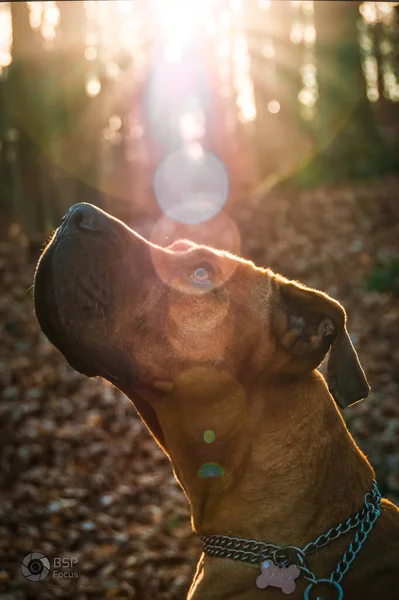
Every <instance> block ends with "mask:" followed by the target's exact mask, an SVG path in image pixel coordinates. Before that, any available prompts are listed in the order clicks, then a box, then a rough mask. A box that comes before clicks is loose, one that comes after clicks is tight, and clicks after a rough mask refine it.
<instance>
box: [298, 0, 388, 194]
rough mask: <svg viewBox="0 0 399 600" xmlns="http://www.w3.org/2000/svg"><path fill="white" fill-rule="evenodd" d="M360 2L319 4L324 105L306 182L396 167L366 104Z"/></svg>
mask: <svg viewBox="0 0 399 600" xmlns="http://www.w3.org/2000/svg"><path fill="white" fill-rule="evenodd" d="M360 4H361V3H360V2H342V1H338V2H316V3H315V24H316V31H317V42H316V64H317V76H318V84H319V102H318V105H317V118H316V121H315V138H316V149H315V151H316V156H315V159H314V161H313V162H312V163H311V165H309V166H308V167H307V169H306V172H305V173H302V175H305V181H306V182H307V183H308V182H313V181H316V182H317V181H319V180H323V181H326V180H327V181H328V180H330V181H335V180H336V179H341V178H356V177H364V176H370V175H377V174H379V173H382V172H384V171H387V170H390V169H392V167H393V158H392V154H391V153H390V151H389V150H388V148H387V144H386V143H385V140H384V139H383V138H382V137H381V134H380V133H379V131H378V129H377V126H376V121H375V114H374V111H373V107H372V106H371V104H370V102H369V101H368V98H367V92H366V82H365V79H364V75H363V70H362V60H361V53H360V46H359V43H358V30H357V23H358V19H359V18H360V15H359V6H360Z"/></svg>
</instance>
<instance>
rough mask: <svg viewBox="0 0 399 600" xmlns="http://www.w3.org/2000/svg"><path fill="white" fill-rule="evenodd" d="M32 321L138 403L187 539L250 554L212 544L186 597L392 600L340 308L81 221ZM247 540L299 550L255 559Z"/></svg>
mask: <svg viewBox="0 0 399 600" xmlns="http://www.w3.org/2000/svg"><path fill="white" fill-rule="evenodd" d="M35 308H36V314H37V317H38V319H39V322H40V324H41V326H42V328H43V331H44V332H45V333H46V335H47V336H48V338H49V339H50V340H51V341H52V342H53V343H54V344H55V345H56V346H57V347H58V348H59V349H60V350H61V352H63V353H64V355H65V356H66V358H67V360H68V361H69V362H70V364H71V365H72V366H73V367H74V368H76V369H77V370H79V371H81V372H82V373H85V374H87V375H89V376H102V377H105V378H106V379H108V380H109V381H111V382H112V383H114V384H115V385H116V386H117V387H119V388H120V389H121V390H122V391H123V392H124V393H126V394H127V395H128V396H129V397H130V398H131V399H132V401H133V403H134V405H135V407H136V409H137V410H138V412H139V414H140V415H141V417H142V419H143V420H144V422H145V424H146V425H147V427H148V428H149V430H150V431H151V433H152V435H153V436H154V437H155V439H156V440H157V442H158V444H159V445H160V446H161V447H162V448H163V450H164V451H165V452H166V453H167V455H168V456H169V457H170V459H171V461H172V464H173V468H174V472H175V475H176V478H177V479H178V481H179V483H180V485H181V486H182V488H183V490H184V492H185V494H186V496H187V498H188V501H189V503H190V507H191V512H192V525H193V528H194V530H195V531H196V532H197V533H198V534H200V535H201V536H213V535H215V536H229V537H234V538H242V539H243V541H240V540H238V541H235V542H234V541H231V540H226V539H224V541H221V540H220V539H216V538H213V539H212V538H209V537H206V538H205V539H204V541H205V542H206V543H207V544H208V545H209V547H208V548H205V550H206V553H204V554H202V556H201V558H200V561H199V564H198V567H197V572H196V575H195V578H194V581H193V584H192V586H191V589H190V592H189V598H191V599H193V600H201V599H206V600H211V599H215V600H222V599H227V598H229V599H234V600H244V599H245V600H257V599H259V600H260V599H261V598H265V599H272V600H273V599H280V598H282V597H284V594H285V593H289V592H290V591H291V592H292V595H291V597H292V598H295V599H299V598H308V599H309V600H315V599H316V598H321V597H322V598H323V599H327V598H331V599H334V600H335V599H338V600H339V599H340V598H342V597H344V598H345V600H349V599H351V600H354V599H356V600H369V599H370V600H371V599H373V600H376V599H379V598H381V599H384V600H396V599H397V598H399V589H398V585H397V583H396V581H397V577H398V576H399V511H398V509H397V508H396V507H395V506H394V505H393V504H392V503H391V502H389V501H388V500H382V502H381V507H380V510H381V514H379V496H378V492H377V494H374V495H372V494H370V493H369V492H371V489H372V484H373V476H374V473H373V469H372V467H371V466H370V464H369V463H368V461H367V459H366V458H365V456H364V455H363V454H362V453H361V452H360V450H359V449H358V448H357V446H356V445H355V443H354V441H353V439H352V437H351V436H350V434H349V432H348V430H347V429H346V427H345V424H344V421H343V419H342V417H341V415H340V412H339V410H338V408H337V404H338V406H340V407H341V408H344V407H345V406H348V405H349V404H352V403H353V402H356V401H358V400H360V399H362V398H364V397H365V396H367V394H368V392H369V386H368V384H367V381H366V379H365V376H364V373H363V371H362V368H361V366H360V364H359V362H358V358H357V355H356V352H355V350H354V348H353V346H352V344H351V342H350V339H349V336H348V333H347V330H346V326H345V321H346V317H345V312H344V310H343V308H342V307H341V306H340V304H339V303H338V302H336V301H334V300H332V299H331V298H329V297H328V296H326V295H325V294H323V293H321V292H318V291H315V290H312V289H309V288H306V287H304V286H302V285H300V284H298V283H295V282H292V281H288V280H286V279H285V278H283V277H281V276H279V275H276V274H274V273H273V272H271V271H270V270H264V269H260V268H257V267H255V266H254V265H253V263H251V262H248V261H246V260H243V259H240V258H237V257H235V256H232V255H229V254H228V253H225V252H221V251H217V250H214V249H212V248H208V247H204V246H197V245H195V244H192V243H190V242H177V243H175V244H174V245H172V246H171V247H170V248H167V249H164V248H161V247H158V246H155V245H153V244H150V243H149V242H147V241H146V240H145V239H143V238H142V237H140V236H139V235H138V234H136V233H135V232H133V231H132V230H130V229H129V228H128V227H126V226H125V225H124V224H122V223H121V222H120V221H118V220H116V219H114V218H112V217H110V216H109V215H107V214H106V213H104V212H102V211H100V210H99V209H96V208H94V207H93V206H91V205H87V204H77V205H75V206H74V207H72V208H71V209H70V211H69V212H68V213H67V215H66V217H65V218H64V220H63V223H62V225H61V227H60V228H59V229H58V230H57V232H56V234H55V236H54V238H53V239H52V241H51V242H50V244H49V245H48V247H47V249H46V251H45V252H44V254H43V256H42V257H41V259H40V262H39V265H38V269H37V273H36V280H35ZM328 350H330V355H329V361H328V376H327V383H328V387H327V385H326V383H325V381H324V378H323V377H322V376H321V375H320V373H319V372H318V371H316V368H317V367H318V366H319V365H320V363H321V361H322V360H323V358H324V357H325V355H326V353H327V352H328ZM360 510H362V512H361V513H360V515H358V517H356V518H357V519H358V520H357V521H356V522H355V521H353V520H352V521H349V522H348V523H346V525H348V524H349V525H353V528H351V529H349V530H348V527H346V529H345V527H344V525H342V526H341V528H340V529H338V530H337V529H334V530H333V531H332V532H329V533H328V534H327V536H324V537H322V538H320V539H319V540H318V543H317V544H316V546H315V547H312V550H313V552H311V551H309V552H305V554H303V553H301V550H303V549H304V548H305V546H306V545H307V544H308V543H309V542H311V541H314V540H316V539H317V538H318V536H320V535H321V534H325V533H326V532H328V531H329V529H330V528H331V527H333V526H338V525H339V524H340V523H343V524H345V522H346V521H347V519H349V518H350V517H351V516H352V515H354V514H355V513H357V512H358V511H360ZM355 525H356V526H355ZM341 529H343V530H344V532H343V533H342V535H340V533H341ZM345 531H346V533H345ZM367 533H368V534H369V535H368V537H367ZM251 540H255V542H263V543H266V544H274V545H275V546H277V547H278V548H277V550H279V548H283V547H286V546H289V545H291V546H295V547H296V548H297V549H298V548H299V549H300V550H295V549H292V548H291V549H290V550H289V551H288V554H284V551H281V550H279V552H280V554H279V553H278V552H277V550H276V551H274V550H273V551H272V550H270V548H269V547H267V552H266V553H264V554H263V555H262V556H260V554H259V551H258V550H259V545H257V544H256V543H255V542H251ZM223 543H224V544H226V543H227V546H228V547H227V550H225V551H221V550H220V546H221V544H223ZM351 543H352V546H351V547H350V550H349V553H347V554H346V555H345V552H346V551H347V550H348V548H349V546H350V544H351ZM212 544H213V546H214V547H213V549H212V547H211V546H212ZM215 545H216V546H218V548H216V551H215ZM262 549H263V550H264V549H265V547H264V546H262V547H261V550H262ZM212 552H213V554H214V556H211V554H212ZM281 552H283V553H282V554H281ZM245 553H246V554H245ZM257 554H259V556H257ZM344 555H345V556H344ZM226 556H229V557H226ZM248 557H249V559H250V560H248ZM301 557H302V559H303V560H302V559H301ZM343 557H344V558H343ZM265 558H267V559H268V560H272V561H274V562H272V563H271V567H272V568H271V567H270V565H269V563H268V562H267V561H264V559H265ZM234 559H236V560H234ZM251 560H252V563H251ZM301 560H302V562H301ZM262 561H263V562H262ZM261 563H262V574H261V569H260V566H261ZM289 565H290V566H289ZM293 565H296V567H298V568H299V570H298V569H296V568H295V567H294V566H293ZM287 567H288V568H287ZM268 569H269V570H268ZM288 569H290V571H289V572H290V573H291V575H290V581H289V582H288V579H287V573H288ZM306 569H307V570H306ZM298 572H300V575H299V576H297V575H298ZM331 576H332V580H333V582H330V583H329V582H328V581H327V582H326V581H324V583H323V582H322V583H317V585H316V584H315V585H314V586H313V587H312V586H311V585H310V584H311V583H312V581H314V580H320V579H323V580H328V579H330V577H331ZM258 577H260V578H259V579H258ZM294 578H296V579H295V582H294ZM257 581H258V585H257V584H256V582H257ZM334 581H335V582H336V583H334ZM294 583H295V585H294ZM259 586H261V587H259ZM309 586H310V587H309ZM294 588H295V590H294V591H293V589H294ZM342 594H343V596H342Z"/></svg>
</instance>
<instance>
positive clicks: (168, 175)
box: [153, 146, 229, 225]
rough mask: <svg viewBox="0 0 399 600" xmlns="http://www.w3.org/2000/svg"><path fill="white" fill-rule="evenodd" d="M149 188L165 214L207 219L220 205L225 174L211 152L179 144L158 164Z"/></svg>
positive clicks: (189, 221)
mask: <svg viewBox="0 0 399 600" xmlns="http://www.w3.org/2000/svg"><path fill="white" fill-rule="evenodd" d="M194 150H195V151H194ZM153 188H154V194H155V197H156V199H157V202H158V204H159V206H160V208H161V210H162V212H163V213H164V214H165V215H166V216H168V217H169V218H171V219H174V220H175V221H179V222H180V223H185V224H187V225H193V224H198V223H203V222H204V221H208V220H209V219H211V218H212V217H214V216H215V215H217V214H218V212H219V211H220V210H221V209H222V208H223V206H224V204H225V202H226V200H227V196H228V193H229V177H228V174H227V170H226V167H225V166H224V164H223V162H222V161H221V160H220V159H219V158H218V157H217V156H216V155H215V154H213V153H212V152H209V151H208V150H204V149H203V148H202V147H201V146H196V147H195V148H194V149H191V148H190V146H183V147H182V148H180V149H179V150H176V151H175V152H172V153H171V154H169V155H168V156H167V157H166V158H165V159H164V160H163V161H162V162H161V163H160V164H159V165H158V168H157V169H156V171H155V175H154V178H153Z"/></svg>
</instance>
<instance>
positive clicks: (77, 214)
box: [69, 208, 85, 229]
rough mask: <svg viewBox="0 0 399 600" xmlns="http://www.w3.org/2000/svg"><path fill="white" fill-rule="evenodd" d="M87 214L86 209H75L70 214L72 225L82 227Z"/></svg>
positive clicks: (77, 227)
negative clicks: (85, 213)
mask: <svg viewBox="0 0 399 600" xmlns="http://www.w3.org/2000/svg"><path fill="white" fill-rule="evenodd" d="M84 218H85V215H84V211H83V210H82V209H80V208H78V209H75V210H74V211H73V213H72V215H71V216H70V219H69V222H70V224H71V225H73V226H74V227H76V229H81V228H82V224H83V221H84Z"/></svg>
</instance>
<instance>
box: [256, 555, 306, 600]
mask: <svg viewBox="0 0 399 600" xmlns="http://www.w3.org/2000/svg"><path fill="white" fill-rule="evenodd" d="M260 570H261V571H262V573H261V574H260V575H259V576H258V577H257V579H256V586H257V587H258V588H260V589H264V588H266V587H267V586H268V585H271V586H273V587H279V588H281V591H282V592H283V593H284V594H292V592H294V591H295V586H296V584H295V581H294V580H295V579H296V578H297V577H298V575H299V574H300V570H299V568H298V567H297V566H296V565H291V566H289V567H278V566H277V565H275V564H274V563H273V562H272V561H271V560H265V561H263V563H262V564H261V566H260Z"/></svg>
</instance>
